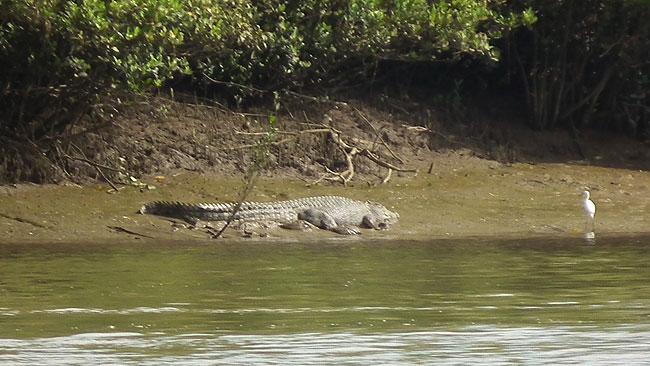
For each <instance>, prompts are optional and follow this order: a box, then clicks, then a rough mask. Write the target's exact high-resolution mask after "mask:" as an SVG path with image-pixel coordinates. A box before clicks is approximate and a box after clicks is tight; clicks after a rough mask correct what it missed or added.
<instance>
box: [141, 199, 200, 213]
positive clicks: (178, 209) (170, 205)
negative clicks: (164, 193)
mask: <svg viewBox="0 0 650 366" xmlns="http://www.w3.org/2000/svg"><path fill="white" fill-rule="evenodd" d="M190 211H193V207H192V206H191V205H189V204H186V203H181V202H167V201H155V202H149V203H146V204H144V205H143V206H142V207H140V211H139V212H140V213H141V214H143V215H144V214H149V215H162V216H177V215H185V214H187V213H188V212H190Z"/></svg>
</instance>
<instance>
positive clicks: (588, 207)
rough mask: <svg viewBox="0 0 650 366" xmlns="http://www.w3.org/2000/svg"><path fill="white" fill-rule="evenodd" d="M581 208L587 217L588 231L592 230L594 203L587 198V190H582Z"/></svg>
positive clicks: (594, 213) (594, 214)
mask: <svg viewBox="0 0 650 366" xmlns="http://www.w3.org/2000/svg"><path fill="white" fill-rule="evenodd" d="M582 210H583V211H584V213H585V218H586V219H587V222H586V228H587V230H588V231H590V232H593V231H594V226H595V218H596V205H595V204H594V202H593V201H592V200H590V199H589V191H583V192H582ZM589 228H591V230H589Z"/></svg>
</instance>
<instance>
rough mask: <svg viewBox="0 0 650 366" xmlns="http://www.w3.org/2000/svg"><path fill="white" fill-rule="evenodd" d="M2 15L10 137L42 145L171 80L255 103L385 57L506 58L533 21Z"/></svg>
mask: <svg viewBox="0 0 650 366" xmlns="http://www.w3.org/2000/svg"><path fill="white" fill-rule="evenodd" d="M0 14H2V15H1V18H0V83H1V84H0V88H1V89H0V90H2V96H3V97H2V101H1V102H0V115H1V116H0V135H1V136H4V138H5V139H6V138H7V136H10V137H16V136H18V135H20V136H23V137H27V138H29V139H32V140H39V139H41V138H43V137H45V136H55V135H57V134H59V133H60V132H61V131H63V130H64V129H65V128H66V126H68V125H70V124H71V123H74V122H75V121H76V120H78V119H79V118H80V116H83V115H85V114H86V113H87V112H88V111H89V108H90V106H92V104H93V103H94V101H95V100H96V98H97V97H98V96H100V95H106V94H107V93H115V92H117V91H121V90H129V91H135V92H146V91H148V90H151V89H152V88H160V87H161V86H163V85H164V84H165V82H166V81H168V80H170V79H174V80H176V81H183V80H185V81H187V80H189V81H191V83H189V85H193V86H194V87H198V86H201V85H210V84H211V83H213V81H220V82H222V83H218V84H216V85H214V86H213V87H212V88H213V89H215V88H216V89H224V88H230V89H227V90H226V92H228V93H231V94H245V92H246V91H252V90H254V89H251V88H246V87H244V86H248V87H257V88H264V89H271V90H278V89H282V88H287V87H295V86H300V85H303V84H310V83H318V82H320V81H322V80H323V79H327V78H331V77H333V76H338V77H340V78H341V79H345V78H346V77H348V76H349V75H350V74H352V73H353V72H358V71H361V72H363V71H364V68H367V67H370V66H368V65H372V63H373V62H377V60H381V59H400V60H407V61H408V60H434V59H436V60H440V59H443V60H454V59H456V58H458V57H460V56H461V55H465V56H467V57H471V58H476V59H481V60H487V61H489V60H496V59H498V57H499V52H498V50H497V49H496V48H495V47H494V45H493V41H494V40H495V39H497V38H499V37H501V35H502V34H503V32H504V31H506V30H508V29H511V28H513V27H516V26H517V25H519V24H520V23H521V18H522V17H521V16H520V13H511V12H510V11H509V10H508V9H507V7H506V6H505V5H504V3H503V1H500V0H483V1H469V0H451V1H437V2H434V1H427V0H399V1H374V0H351V1H340V0H307V1H279V0H266V1H244V0H188V1H181V0H162V1H159V0H77V1H71V0H68V1H66V0H56V1H55V0H15V1H11V2H2V3H1V5H0ZM208 80H212V81H208ZM187 84H188V83H187V82H185V85H187Z"/></svg>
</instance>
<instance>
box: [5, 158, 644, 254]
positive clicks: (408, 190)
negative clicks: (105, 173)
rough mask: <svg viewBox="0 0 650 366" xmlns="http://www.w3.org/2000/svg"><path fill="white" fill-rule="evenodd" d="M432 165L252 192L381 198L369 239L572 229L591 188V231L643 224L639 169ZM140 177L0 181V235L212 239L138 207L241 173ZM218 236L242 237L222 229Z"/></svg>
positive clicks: (230, 181) (232, 192)
mask: <svg viewBox="0 0 650 366" xmlns="http://www.w3.org/2000/svg"><path fill="white" fill-rule="evenodd" d="M432 162H433V169H432V172H431V173H430V174H429V173H426V169H424V170H425V172H420V173H419V174H418V175H417V176H404V177H395V178H394V179H392V180H391V181H390V182H389V183H388V184H384V185H369V184H368V183H366V182H356V183H354V184H352V185H351V186H349V187H341V186H335V185H331V186H322V185H317V186H306V185H305V182H304V181H303V180H300V179H296V178H287V177H284V178H261V179H260V180H259V182H258V184H257V186H256V188H255V189H254V191H253V192H252V193H251V195H250V197H249V198H250V199H251V200H262V201H270V200H278V199H290V198H294V197H304V196H311V195H323V194H334V195H341V196H347V197H351V198H356V199H362V200H366V199H369V200H373V201H378V202H381V203H383V204H384V205H386V206H387V207H389V208H392V209H394V210H395V211H397V212H399V214H400V215H401V218H400V221H399V223H398V224H397V225H395V226H394V227H393V228H392V229H391V230H389V231H381V232H373V231H368V230H366V231H364V232H363V234H362V235H361V238H357V239H360V240H363V239H367V238H400V239H419V238H441V237H463V236H522V237H524V236H539V235H552V236H579V235H581V233H582V231H583V229H584V220H583V218H582V213H581V209H580V204H579V197H580V195H579V194H580V191H581V190H582V189H583V187H589V188H590V189H591V191H592V198H593V200H594V201H595V202H596V204H597V207H598V212H597V217H596V232H597V233H598V234H631V233H642V232H648V226H647V220H646V218H645V212H647V211H648V208H649V205H650V199H649V198H648V196H647V194H648V190H649V187H650V174H649V173H648V172H646V171H640V170H629V169H616V168H603V167H594V166H586V165H580V164H578V163H573V164H568V163H567V164H564V163H562V164H556V163H553V164H534V165H533V164H512V165H504V164H500V163H498V162H496V161H491V160H485V159H479V158H476V157H471V156H463V155H462V154H461V155H459V154H457V153H453V154H452V153H448V154H439V155H437V157H436V159H434V160H432ZM142 183H144V184H148V185H149V187H146V186H141V187H137V186H129V187H126V188H124V189H122V190H120V192H119V193H107V191H108V188H109V187H107V186H106V185H99V184H96V185H85V186H78V185H48V186H35V185H17V186H5V187H2V188H1V189H0V200H1V203H0V233H1V234H2V238H1V239H0V242H4V243H9V242H25V243H28V242H79V243H80V244H83V243H88V242H104V241H125V242H128V241H151V240H153V241H161V240H171V241H179V242H183V241H187V240H193V241H210V240H213V239H210V235H208V234H207V233H206V232H204V231H202V230H190V229H186V228H183V227H179V225H178V224H174V223H172V222H171V221H169V220H166V219H163V218H158V217H154V216H149V215H140V214H139V213H137V211H138V209H139V208H140V206H141V205H142V204H143V203H145V202H149V201H154V200H179V201H187V202H205V201H233V200H235V199H236V198H237V195H238V192H239V190H240V188H241V184H242V182H241V180H240V179H238V178H233V177H224V176H216V175H215V176H210V175H198V174H194V173H181V174H172V175H166V176H155V177H153V176H152V177H148V178H143V179H142ZM268 235H269V237H266V238H259V237H258V238H256V239H254V240H261V241H270V242H272V241H275V240H276V239H281V240H301V241H302V240H313V239H324V238H331V239H344V238H343V237H341V236H338V235H336V234H333V233H329V232H322V231H321V230H314V231H311V232H300V231H291V230H283V229H273V230H271V231H269V232H268ZM225 237H226V238H230V239H237V240H250V239H244V238H241V235H240V234H239V233H238V232H236V231H227V232H226V236H225Z"/></svg>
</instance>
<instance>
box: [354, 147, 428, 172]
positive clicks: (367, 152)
mask: <svg viewBox="0 0 650 366" xmlns="http://www.w3.org/2000/svg"><path fill="white" fill-rule="evenodd" d="M359 154H360V155H363V156H365V157H367V158H368V159H370V160H372V161H373V162H374V163H375V164H377V165H379V166H383V167H384V168H387V169H392V170H395V171H398V172H408V173H417V172H418V170H417V169H403V168H399V167H396V166H395V165H393V164H391V163H387V162H385V161H382V160H380V159H379V157H377V156H376V155H375V154H374V153H373V152H372V151H370V150H367V149H363V150H361V151H360V152H359Z"/></svg>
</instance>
